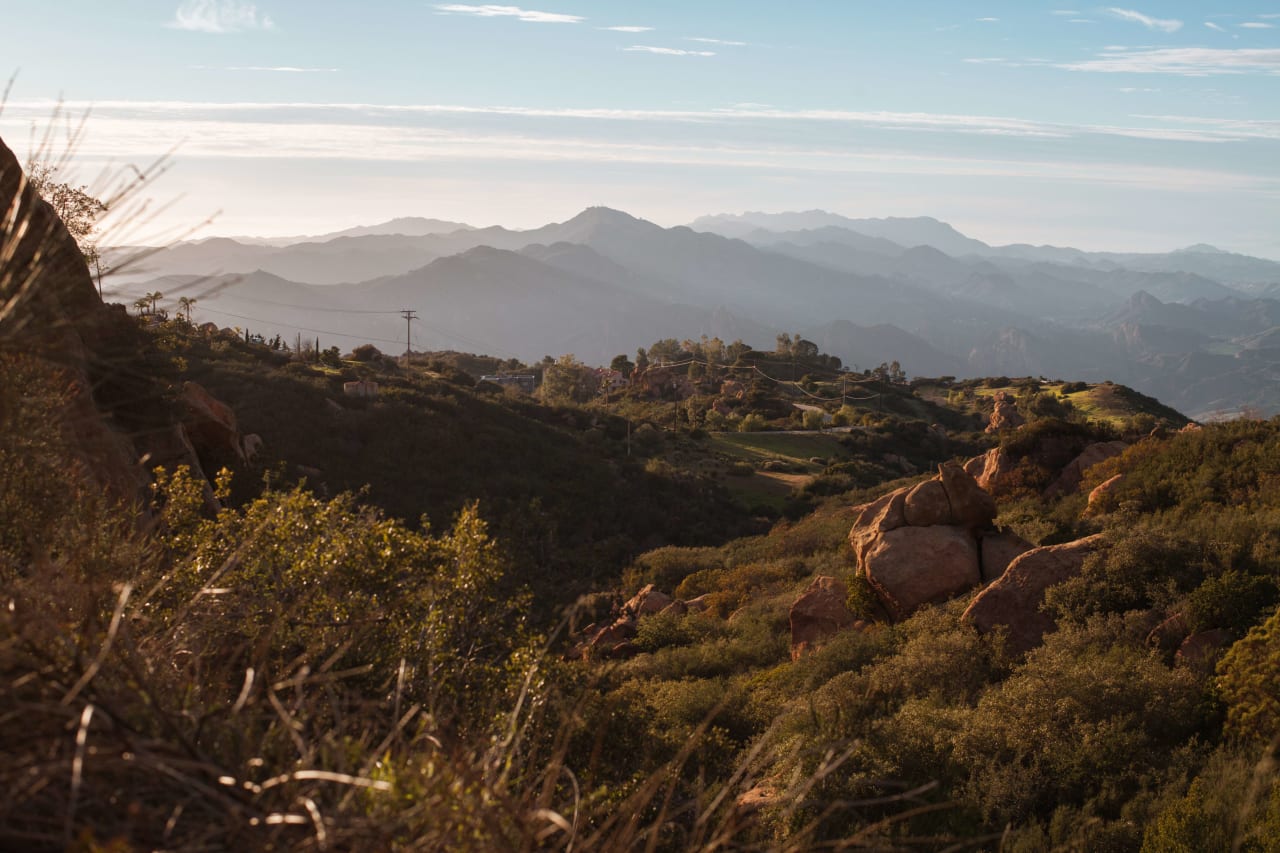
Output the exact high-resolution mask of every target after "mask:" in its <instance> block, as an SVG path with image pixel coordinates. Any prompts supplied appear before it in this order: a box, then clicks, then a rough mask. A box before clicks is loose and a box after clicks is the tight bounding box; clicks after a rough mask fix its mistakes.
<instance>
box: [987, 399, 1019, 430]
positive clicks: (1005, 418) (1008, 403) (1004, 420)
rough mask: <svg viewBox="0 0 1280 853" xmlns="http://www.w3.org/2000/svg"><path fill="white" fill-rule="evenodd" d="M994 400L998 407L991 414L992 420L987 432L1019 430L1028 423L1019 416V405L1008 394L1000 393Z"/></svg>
mask: <svg viewBox="0 0 1280 853" xmlns="http://www.w3.org/2000/svg"><path fill="white" fill-rule="evenodd" d="M993 399H994V400H995V404H996V405H995V409H993V410H992V412H991V420H990V421H989V422H988V423H987V432H1003V431H1004V430H1007V429H1017V428H1018V427H1020V426H1022V425H1023V424H1025V423H1026V419H1024V418H1023V417H1022V415H1020V414H1018V406H1017V404H1016V403H1015V402H1014V400H1013V398H1012V397H1010V396H1009V395H1008V394H1006V393H1004V392H1003V391H998V392H996V395H995V397H994V398H993Z"/></svg>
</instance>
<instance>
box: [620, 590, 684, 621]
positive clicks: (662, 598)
mask: <svg viewBox="0 0 1280 853" xmlns="http://www.w3.org/2000/svg"><path fill="white" fill-rule="evenodd" d="M673 600H674V599H672V598H671V596H669V595H667V594H666V593H664V592H658V591H657V590H656V589H654V586H653V584H649V585H648V586H646V587H645V588H644V589H642V590H640V591H639V592H637V593H636V594H635V595H634V596H633V597H632V598H631V600H630V601H628V602H627V603H626V604H624V605H622V611H623V612H624V613H629V614H631V615H632V616H647V615H648V614H650V613H661V612H662V611H663V609H664V608H666V607H667V605H669V604H671V602H672V601H673Z"/></svg>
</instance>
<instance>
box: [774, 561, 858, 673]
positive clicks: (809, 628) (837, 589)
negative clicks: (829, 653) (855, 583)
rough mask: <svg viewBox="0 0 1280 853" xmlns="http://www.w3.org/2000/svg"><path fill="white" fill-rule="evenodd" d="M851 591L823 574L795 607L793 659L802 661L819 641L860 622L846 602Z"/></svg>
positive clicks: (791, 619) (793, 608)
mask: <svg viewBox="0 0 1280 853" xmlns="http://www.w3.org/2000/svg"><path fill="white" fill-rule="evenodd" d="M848 598H849V588H848V587H847V586H845V584H844V582H843V581H841V580H840V579H839V578H833V577H829V576H827V575H820V576H819V577H816V578H814V579H813V583H811V584H809V588H808V589H806V590H805V591H804V593H803V594H802V595H801V596H800V597H799V598H798V599H796V602H795V604H793V605H791V616H790V621H791V659H792V660H798V659H799V658H800V657H801V656H802V655H804V654H805V653H806V652H808V651H811V650H812V649H813V648H814V647H815V646H816V645H817V644H818V643H819V642H821V641H822V640H825V639H826V638H828V637H830V636H832V635H833V634H836V633H837V632H839V631H841V630H843V629H845V628H848V627H849V626H851V625H853V624H854V622H855V621H856V620H855V618H854V615H853V614H852V613H850V612H849V608H848V607H847V606H846V604H845V602H846V601H847V600H848Z"/></svg>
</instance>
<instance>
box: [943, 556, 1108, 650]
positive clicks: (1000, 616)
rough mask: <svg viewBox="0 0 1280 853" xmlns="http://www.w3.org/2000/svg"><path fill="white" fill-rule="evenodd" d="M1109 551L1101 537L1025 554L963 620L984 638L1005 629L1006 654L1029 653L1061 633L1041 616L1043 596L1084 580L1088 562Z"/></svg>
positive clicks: (1048, 617)
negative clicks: (1081, 576)
mask: <svg viewBox="0 0 1280 853" xmlns="http://www.w3.org/2000/svg"><path fill="white" fill-rule="evenodd" d="M1105 545H1106V540H1105V538H1104V537H1103V536H1102V534H1097V535H1094V536H1088V537H1085V538H1084V539H1077V540H1076V541H1075V542H1068V543H1066V544H1065V545H1050V546H1047V547H1044V548H1033V549H1032V550H1030V551H1027V552H1026V553H1025V554H1023V555H1022V556H1020V557H1018V558H1017V559H1016V560H1014V561H1013V562H1012V563H1010V564H1009V568H1008V569H1006V570H1005V572H1004V574H1003V575H1002V576H1001V577H1000V579H999V580H997V581H995V582H993V583H992V584H991V585H990V586H988V587H987V588H986V589H984V590H983V591H982V592H980V593H979V594H978V596H977V597H976V598H975V599H974V600H973V602H972V603H971V604H970V605H969V607H968V609H967V610H965V612H964V618H965V619H966V620H967V621H968V622H970V623H972V624H973V626H974V627H976V628H977V629H978V631H980V632H981V633H983V634H987V633H990V632H992V631H995V630H996V629H998V628H1007V629H1008V632H1009V636H1008V646H1007V648H1008V650H1009V651H1010V652H1012V653H1013V654H1016V655H1021V654H1024V653H1026V652H1028V651H1030V650H1031V649H1033V648H1035V647H1036V646H1038V645H1040V643H1041V642H1042V640H1043V639H1044V635H1045V634H1046V633H1048V632H1049V631H1052V630H1054V628H1056V627H1057V626H1056V624H1055V623H1054V621H1053V619H1052V618H1051V617H1050V616H1049V615H1048V614H1046V613H1043V612H1042V611H1041V610H1040V605H1041V604H1043V603H1044V594H1045V590H1047V589H1049V587H1051V586H1056V585H1057V584H1060V583H1062V582H1063V581H1065V580H1068V579H1069V578H1073V577H1075V576H1076V575H1078V574H1080V572H1081V570H1082V569H1083V568H1084V561H1085V558H1086V557H1088V556H1089V555H1090V554H1092V553H1094V552H1095V551H1098V550H1099V549H1101V548H1103V547H1104V546H1105Z"/></svg>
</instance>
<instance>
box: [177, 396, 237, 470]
mask: <svg viewBox="0 0 1280 853" xmlns="http://www.w3.org/2000/svg"><path fill="white" fill-rule="evenodd" d="M179 402H180V403H181V405H182V407H183V416H182V425H183V427H184V428H185V429H186V431H187V435H188V436H189V437H190V439H191V443H192V444H193V445H194V446H195V448H196V450H199V451H206V452H208V451H212V452H214V453H231V454H233V455H234V456H235V457H236V458H238V459H240V460H241V461H243V460H244V450H243V447H242V444H241V439H240V428H239V427H238V426H237V425H236V414H235V412H233V411H231V407H230V406H228V405H227V404H226V403H224V402H222V401H221V400H219V399H217V398H216V397H214V396H213V395H212V394H210V393H209V392H208V391H206V390H205V389H204V387H203V386H202V385H200V384H198V383H196V382H184V383H182V395H181V397H180V398H179Z"/></svg>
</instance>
